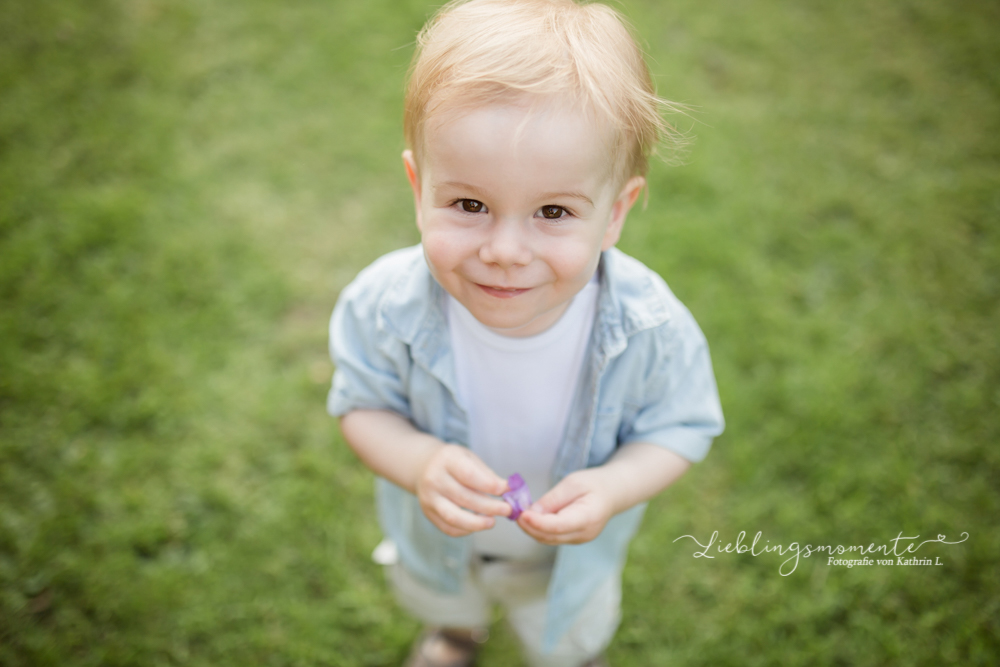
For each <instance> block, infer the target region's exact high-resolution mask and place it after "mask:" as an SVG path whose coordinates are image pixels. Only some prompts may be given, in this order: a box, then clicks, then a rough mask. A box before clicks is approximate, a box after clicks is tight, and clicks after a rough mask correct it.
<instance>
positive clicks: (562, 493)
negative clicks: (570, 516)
mask: <svg viewBox="0 0 1000 667" xmlns="http://www.w3.org/2000/svg"><path fill="white" fill-rule="evenodd" d="M581 495H583V492H582V491H581V489H579V488H578V487H576V485H573V484H570V483H567V482H566V481H565V480H563V481H562V482H560V483H558V484H556V485H555V486H553V487H552V488H551V489H549V490H548V492H547V493H546V494H545V495H544V496H542V497H541V498H539V499H538V500H536V501H535V502H534V504H532V506H531V509H532V510H534V511H535V512H537V513H539V514H555V513H556V512H559V511H560V510H562V509H563V508H564V507H566V506H567V505H570V504H571V503H572V502H573V501H574V500H576V499H577V498H579V497H580V496H581Z"/></svg>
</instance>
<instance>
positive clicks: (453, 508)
mask: <svg viewBox="0 0 1000 667" xmlns="http://www.w3.org/2000/svg"><path fill="white" fill-rule="evenodd" d="M433 508H434V512H435V513H437V515H438V516H439V517H441V520H442V521H444V522H445V523H447V524H448V525H449V526H452V527H453V528H458V529H460V530H463V531H468V532H474V531H478V530H486V529H487V528H492V527H493V524H494V522H495V519H494V518H493V517H491V516H482V515H479V514H474V513H473V512H469V511H468V510H464V509H462V508H461V507H459V506H458V505H456V504H455V503H453V502H452V501H450V500H448V499H447V498H445V497H444V496H438V497H437V498H436V499H435V501H434V503H433Z"/></svg>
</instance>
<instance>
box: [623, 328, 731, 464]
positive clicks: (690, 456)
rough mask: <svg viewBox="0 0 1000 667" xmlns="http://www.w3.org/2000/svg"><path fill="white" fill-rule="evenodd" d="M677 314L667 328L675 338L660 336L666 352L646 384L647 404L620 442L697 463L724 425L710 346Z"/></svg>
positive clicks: (697, 329) (658, 355)
mask: <svg viewBox="0 0 1000 667" xmlns="http://www.w3.org/2000/svg"><path fill="white" fill-rule="evenodd" d="M679 315H680V316H679V317H678V318H677V319H676V320H675V321H674V323H673V324H674V326H673V327H669V328H668V331H669V330H671V329H672V330H673V335H669V334H667V335H663V334H664V332H663V331H661V332H656V333H659V334H661V335H660V336H657V338H658V340H657V341H656V344H657V346H662V348H663V349H662V350H661V351H660V353H659V354H656V355H654V359H657V362H656V363H655V365H654V367H653V368H652V369H650V372H649V375H648V376H647V381H646V382H645V383H644V385H645V391H644V394H645V396H644V398H645V400H644V401H642V404H641V407H640V408H639V410H638V412H636V414H635V416H634V417H633V419H632V420H631V421H630V423H629V425H628V427H627V428H626V429H625V432H624V433H623V435H622V438H621V443H622V444H625V443H629V442H649V443H652V444H656V445H660V446H663V447H666V448H667V449H670V450H671V451H673V452H674V453H676V454H678V455H680V456H682V457H684V458H685V459H687V460H688V461H691V462H698V461H701V460H702V459H704V458H705V456H706V455H707V454H708V450H709V448H710V447H711V445H712V439H713V438H715V437H716V436H718V435H719V434H721V433H722V431H723V429H724V428H725V422H724V420H723V416H722V406H721V404H720V401H719V391H718V388H717V386H716V383H715V374H714V373H713V371H712V361H711V358H710V356H709V352H708V343H707V342H706V341H705V337H704V335H703V334H702V332H701V330H700V329H699V328H698V325H697V324H696V323H695V321H694V318H693V317H691V315H690V313H688V312H687V309H682V310H681V312H680V313H679Z"/></svg>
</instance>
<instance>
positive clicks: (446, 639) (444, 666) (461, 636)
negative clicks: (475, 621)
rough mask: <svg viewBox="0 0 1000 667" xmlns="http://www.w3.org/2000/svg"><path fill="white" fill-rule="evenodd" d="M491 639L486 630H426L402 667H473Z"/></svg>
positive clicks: (418, 638)
mask: <svg viewBox="0 0 1000 667" xmlns="http://www.w3.org/2000/svg"><path fill="white" fill-rule="evenodd" d="M488 637H489V632H488V631H486V630H479V629H476V630H468V629H462V630H459V629H455V628H427V629H426V630H424V631H423V632H422V633H420V636H419V637H417V640H416V641H415V642H413V648H411V649H410V656H409V657H408V658H407V659H406V662H405V663H403V667H472V665H474V664H476V656H477V655H478V654H479V648H480V646H482V644H483V643H484V642H485V641H486V639H487V638H488Z"/></svg>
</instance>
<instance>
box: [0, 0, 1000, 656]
mask: <svg viewBox="0 0 1000 667" xmlns="http://www.w3.org/2000/svg"><path fill="white" fill-rule="evenodd" d="M623 9H624V11H625V12H626V13H627V14H628V15H629V16H630V17H631V18H632V19H633V21H634V22H635V23H636V25H638V26H639V33H640V34H641V36H642V38H643V39H644V40H646V42H647V43H648V50H649V52H650V54H651V57H652V59H653V70H654V73H655V75H656V77H657V80H658V84H659V86H660V90H661V92H662V93H663V94H664V95H666V96H667V97H670V98H672V99H675V100H679V101H682V102H686V103H688V104H691V105H693V106H695V107H696V108H697V111H696V113H695V114H694V115H695V117H696V118H697V122H694V123H693V124H692V123H691V121H684V123H686V124H690V125H692V131H693V133H694V134H695V135H696V137H697V140H696V142H695V144H694V145H693V148H692V150H691V153H690V155H689V156H688V159H687V164H686V165H685V166H682V167H665V166H663V165H656V166H654V169H653V171H652V174H651V177H650V184H651V195H650V200H649V205H648V207H647V208H646V209H645V210H643V211H636V212H635V213H634V214H633V215H632V217H631V218H630V220H629V223H628V225H627V227H626V232H625V234H624V237H623V239H622V242H621V244H620V246H621V247H622V248H623V249H624V250H625V251H627V252H629V253H631V254H633V255H635V256H637V257H639V258H640V259H641V260H643V261H644V262H646V263H647V264H648V265H650V266H651V267H653V268H655V269H656V270H657V271H659V272H660V273H662V274H663V275H664V277H665V278H666V279H667V280H668V282H669V283H670V284H671V286H672V287H673V288H674V290H675V292H677V294H678V295H679V296H680V297H681V298H682V300H684V301H685V303H686V304H687V305H688V306H689V307H690V308H691V310H692V311H693V312H694V314H695V316H696V317H697V318H698V320H699V322H700V323H701V325H702V328H703V329H704V330H705V332H706V335H707V336H708V339H709V342H710V344H711V346H712V352H713V360H714V363H715V367H716V373H717V377H718V380H719V385H720V392H721V394H722V398H723V404H724V408H725V411H726V416H727V420H728V429H727V431H726V433H725V435H723V436H722V437H721V438H719V440H718V441H717V443H716V446H715V448H714V450H713V452H712V453H711V455H710V456H709V458H708V459H706V461H705V462H704V463H702V464H699V465H698V466H696V467H695V468H694V469H693V470H692V472H691V473H689V474H688V475H687V476H686V477H685V478H684V479H683V480H681V481H680V482H679V483H678V484H677V485H676V486H675V487H674V488H672V489H670V490H669V491H668V492H666V493H665V494H664V495H663V496H661V497H659V498H657V499H656V500H655V501H654V502H653V503H652V505H651V507H650V511H649V513H648V514H647V519H646V521H645V524H644V527H643V529H642V531H641V532H640V535H639V537H638V538H637V539H636V540H635V542H634V543H633V547H632V551H631V556H630V561H629V564H628V567H627V569H626V572H625V602H624V622H623V625H622V628H621V630H620V631H619V633H618V637H617V639H616V641H615V644H614V645H613V647H612V649H611V652H610V658H611V660H612V663H613V664H615V665H622V666H624V665H635V666H637V667H638V666H647V665H666V664H670V665H771V664H783V665H784V664H787V665H886V664H899V665H941V664H956V665H989V664H993V663H994V662H996V660H997V659H998V656H1000V625H998V621H997V619H998V618H1000V602H998V601H1000V582H998V575H997V570H996V566H995V565H996V562H997V559H998V557H1000V536H998V534H997V532H996V530H995V517H996V516H997V515H998V514H1000V502H998V501H1000V494H998V488H997V485H998V482H997V480H998V479H1000V455H998V454H997V447H996V446H997V444H1000V420H998V419H997V417H996V415H997V412H998V407H1000V377H998V375H1000V342H998V337H997V334H996V332H997V331H998V330H1000V308H998V307H997V306H998V302H1000V299H998V296H1000V284H998V280H1000V278H998V276H1000V239H998V232H1000V230H998V226H1000V139H998V136H1000V42H998V41H997V40H996V38H995V35H996V34H997V31H998V29H1000V12H998V11H997V8H996V7H995V6H994V5H991V4H989V3H979V2H971V1H969V0H966V1H964V2H954V3H934V2H930V1H929V0H926V1H920V0H913V1H910V2H901V1H889V2H878V3H876V2H862V1H861V0H855V1H852V2H846V3H820V2H811V1H809V2H790V1H787V0H785V1H782V0H751V1H749V2H723V3H712V4H709V5H706V4H705V3H696V2H689V1H687V0H679V1H678V2H672V3H658V2H633V1H631V0H629V1H628V2H626V3H625V4H624V6H623ZM432 10H433V7H432V6H430V5H426V4H424V3H416V2H405V3H399V2H388V1H386V0H375V1H371V2H365V3H348V2H337V3H330V2H318V1H310V0H301V1H299V2H295V3H284V4H281V3H278V4H276V3H273V2H260V1H255V0H249V1H246V2H231V1H227V0H214V1H209V2H198V3H196V2H192V1H190V0H180V1H177V2H166V1H164V0H144V1H142V2H129V3H125V2H120V1H118V2H116V1H113V0H98V1H94V2H87V3H84V2H81V1H80V0H52V1H50V2H45V3H26V2H16V1H15V0H0V14H2V15H3V16H4V20H3V21H2V22H0V664H2V665H11V666H15V665H17V666H20V665H74V666H75V665H81V666H82V665H246V664H253V665H345V666H347V665H391V664H395V663H396V662H398V661H399V659H400V658H401V657H402V656H403V655H404V654H405V652H406V649H407V646H408V644H409V641H410V639H411V637H412V635H413V634H414V633H415V632H416V630H417V628H418V626H417V624H416V623H415V622H414V621H412V620H410V619H408V618H406V617H405V616H404V615H403V613H402V612H401V611H400V610H398V609H397V608H396V607H395V606H394V605H393V602H392V599H391V595H390V593H389V591H388V590H387V588H386V586H385V584H384V582H383V580H382V578H381V573H380V572H379V571H378V570H377V568H376V566H375V565H373V564H372V563H371V562H370V561H369V558H368V556H369V553H370V551H371V549H372V547H374V545H375V544H376V543H377V541H378V539H379V534H378V529H377V527H376V526H375V524H374V511H373V505H372V484H371V482H372V478H371V474H370V473H369V472H367V471H366V470H365V469H364V468H363V466H361V464H360V463H358V461H357V460H356V459H355V458H354V457H353V455H352V454H351V453H350V452H349V450H348V449H347V448H346V446H345V445H344V444H343V442H342V440H341V439H340V436H339V434H338V433H337V431H336V428H335V424H334V423H333V421H332V420H331V419H329V418H328V417H327V416H326V415H325V413H324V411H323V401H324V397H325V391H326V383H327V382H328V381H329V377H330V373H331V370H332V368H331V366H330V365H329V362H328V361H327V359H326V351H325V345H326V329H325V327H326V320H327V317H328V315H329V312H330V310H331V309H332V307H333V304H334V302H335V300H336V296H337V293H338V290H339V289H340V288H342V287H343V286H344V285H345V284H346V283H347V282H348V281H349V280H350V279H351V278H352V277H353V275H354V274H355V273H356V272H357V271H358V270H359V269H361V268H362V267H363V266H365V265H366V264H367V263H369V262H370V261H372V260H373V259H374V258H375V257H377V256H379V255H380V254H382V253H384V252H386V251H388V250H391V249H393V248H397V247H400V246H403V245H407V244H411V243H414V242H416V241H417V240H418V236H417V233H416V230H415V227H414V225H413V221H412V203H411V201H410V199H409V194H408V188H407V185H406V182H405V179H404V177H403V174H402V169H401V168H400V160H399V152H400V151H401V150H402V147H403V146H402V132H401V129H400V117H401V100H402V92H401V91H402V79H403V74H404V71H405V67H406V64H407V62H408V59H409V55H410V53H411V44H412V40H413V37H414V34H415V31H416V30H417V29H419V27H420V25H421V24H422V23H423V21H424V20H425V19H426V17H427V15H428V13H429V12H430V11H432ZM682 120H683V119H682ZM685 126H686V125H685ZM741 530H745V531H747V532H748V533H749V534H750V535H751V536H752V535H753V534H754V533H756V532H757V531H761V532H762V533H763V538H762V539H769V540H771V543H772V544H778V543H781V544H785V545H787V544H789V543H791V542H796V541H797V542H800V543H813V544H820V543H822V544H828V543H832V544H844V545H851V544H857V543H863V544H868V543H870V542H875V543H877V544H878V543H884V542H886V541H888V540H890V539H892V538H894V537H895V536H896V535H897V534H899V533H900V532H902V533H903V534H904V535H917V534H919V535H922V536H923V538H924V539H926V538H933V537H935V536H936V535H938V534H945V535H947V536H948V538H949V539H950V540H951V539H959V537H958V536H959V534H960V533H961V532H963V531H966V532H968V533H969V534H970V537H969V539H968V541H967V542H965V543H963V544H961V545H957V546H945V545H935V544H929V545H926V546H925V547H923V548H922V549H921V551H920V552H919V554H918V555H921V556H923V555H926V556H928V557H931V558H934V557H940V559H941V561H942V562H943V563H944V565H943V566H940V567H910V568H904V567H892V568H889V567H870V568H853V569H846V568H841V567H830V566H827V565H826V562H825V559H824V558H822V557H821V556H816V555H814V556H812V557H811V558H808V559H803V560H802V561H801V562H800V563H799V566H798V568H797V570H796V571H795V572H794V573H793V574H791V575H789V576H781V575H780V574H779V573H778V568H779V566H780V564H781V561H783V560H784V558H781V557H779V556H777V555H775V554H764V555H761V556H758V557H750V556H748V555H746V554H744V555H734V554H720V553H717V552H714V553H715V556H716V557H715V558H714V559H712V560H709V559H696V558H694V557H693V556H692V553H693V552H694V551H695V550H696V548H697V547H696V545H695V544H694V543H693V542H691V540H686V539H682V540H681V541H678V542H674V540H675V539H676V538H678V537H679V536H681V535H685V534H691V535H695V536H697V537H698V538H699V539H701V540H703V541H704V539H706V538H707V537H708V536H709V535H711V533H712V532H713V531H719V533H720V537H721V539H722V541H723V543H725V542H730V541H732V540H734V539H735V537H736V535H737V533H739V531H741ZM516 656H517V651H516V645H515V641H514V639H513V638H512V637H511V635H510V634H509V632H507V631H506V630H505V629H504V628H503V626H502V624H498V627H497V629H496V633H495V639H494V640H493V641H492V642H491V644H490V645H489V647H488V649H487V652H486V655H485V656H484V659H483V661H482V664H484V665H486V666H487V667H488V666H490V665H503V666H506V665H513V664H517V660H518V659H517V657H516Z"/></svg>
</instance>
